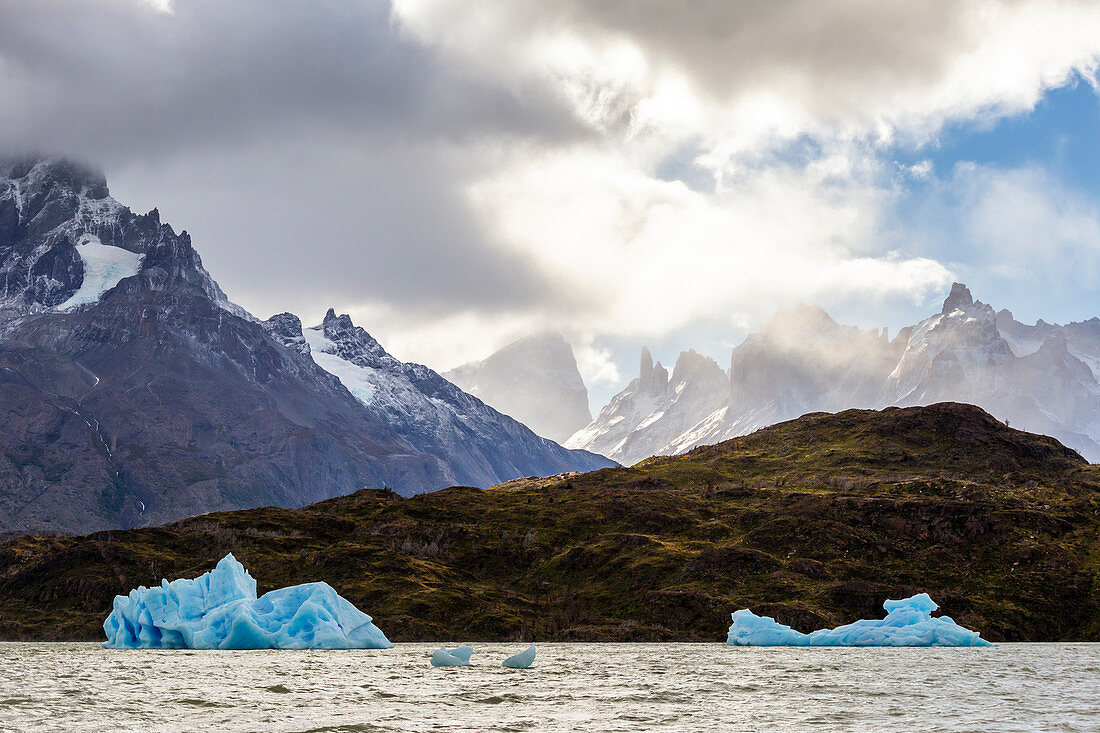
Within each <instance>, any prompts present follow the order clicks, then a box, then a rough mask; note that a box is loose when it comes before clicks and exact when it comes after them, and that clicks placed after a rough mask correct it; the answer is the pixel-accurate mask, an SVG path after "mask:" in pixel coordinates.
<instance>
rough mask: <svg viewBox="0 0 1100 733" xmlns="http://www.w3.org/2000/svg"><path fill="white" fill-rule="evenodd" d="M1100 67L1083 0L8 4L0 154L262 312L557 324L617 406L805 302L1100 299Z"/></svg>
mask: <svg viewBox="0 0 1100 733" xmlns="http://www.w3.org/2000/svg"><path fill="white" fill-rule="evenodd" d="M1098 63H1100V4H1097V3H1095V2H1072V1H1071V0H1060V1H1053V0H1050V1H1044V0H1013V1H1009V0H1005V1H1003V2H999V1H998V2H995V1H993V0H973V1H971V0H950V1H947V0H928V1H926V2H921V3H910V2H890V1H887V2H883V1H881V0H867V1H858V0H768V1H761V2H749V1H746V2H737V3H730V2H727V1H726V0H697V1H696V2H693V3H688V4H685V3H682V2H671V1H659V0H632V1H631V2H619V3H608V2H605V1H603V0H558V1H556V2H553V3H547V2H538V1H536V0H508V1H507V2H505V1H503V0H501V1H499V2H484V1H482V2H470V1H464V0H393V2H382V1H380V0H343V1H337V0H311V2H309V3H303V2H298V1H297V0H96V1H95V2H90V1H88V0H35V2H19V1H17V0H0V152H3V153H25V152H38V153H43V154H51V155H66V156H70V157H73V158H77V159H80V160H83V161H86V162H89V163H91V164H93V165H96V166H98V167H100V168H101V169H103V170H104V172H105V173H106V174H107V176H108V182H109V185H110V187H111V190H112V193H113V194H114V195H115V197H116V198H118V199H119V200H120V201H122V202H123V203H126V204H128V205H130V206H131V207H132V208H134V209H135V210H139V211H145V210H148V209H151V208H153V207H158V208H159V210H160V212H161V215H162V217H163V219H164V220H165V221H167V222H169V223H172V224H173V225H174V226H175V227H176V228H177V229H185V230H187V231H188V232H190V233H191V235H192V238H193V241H194V244H195V246H196V248H197V249H198V251H199V252H200V254H201V255H202V257H203V260H204V263H205V264H206V266H207V268H208V269H209V270H210V271H211V273H212V274H213V275H214V277H215V278H216V279H217V280H218V281H219V282H220V284H221V285H222V287H223V289H224V290H225V291H226V292H227V293H228V295H229V296H230V297H231V298H232V299H233V300H234V301H236V302H237V303H239V304H241V305H243V306H244V307H245V308H247V309H248V310H250V311H251V312H252V313H254V314H256V315H257V316H260V317H267V316H269V315H271V314H273V313H278V312H282V311H288V310H289V311H292V312H294V313H297V314H299V315H300V316H301V317H302V318H303V320H304V321H306V322H307V323H308V322H315V321H318V320H319V319H320V317H321V316H322V315H323V314H324V312H325V310H326V309H327V308H329V307H333V308H335V309H336V310H337V311H338V312H346V313H349V314H350V315H351V316H352V317H353V319H354V320H355V321H356V322H357V323H359V324H360V325H362V326H364V327H365V328H366V329H367V330H368V331H370V332H371V333H372V334H373V335H374V336H376V337H377V338H378V339H379V340H380V341H381V342H382V344H383V345H384V346H386V347H387V349H389V350H390V351H391V352H392V353H394V354H395V355H396V356H398V357H399V358H402V359H405V360H412V361H418V362H422V363H426V364H428V365H429V366H432V367H434V368H437V369H441V370H442V369H446V368H449V367H451V366H454V365H457V364H459V363H462V362H464V361H467V360H470V359H476V358H482V357H484V356H486V355H488V354H489V353H490V352H491V351H493V350H494V349H496V348H499V347H501V346H503V345H505V344H506V343H508V342H509V341H511V340H514V339H516V338H519V337H522V336H524V335H527V334H530V333H533V332H537V331H542V330H556V331H560V332H561V333H562V334H563V335H564V336H565V337H566V338H567V339H568V340H569V341H570V342H571V343H572V344H573V345H574V350H575V352H576V353H577V356H578V361H579V363H580V367H581V371H582V374H583V375H584V377H585V379H586V382H587V383H588V385H589V388H590V391H591V392H592V395H593V399H592V401H593V407H594V408H595V409H598V408H599V407H600V406H601V405H602V404H603V403H604V402H605V401H606V399H607V398H608V397H609V396H610V395H611V394H613V393H614V392H616V391H617V390H618V389H620V388H621V387H622V386H623V385H624V384H625V383H626V382H627V381H629V380H630V379H631V378H632V377H634V376H636V373H637V362H638V352H639V350H640V348H641V346H642V345H643V344H648V345H649V346H650V348H651V350H652V351H653V354H654V356H655V357H656V358H659V359H661V360H662V361H663V362H664V363H666V364H671V363H672V362H674V361H675V358H676V355H677V354H678V353H679V352H680V351H681V350H685V349H688V348H694V349H696V350H697V351H699V352H701V353H704V354H707V355H708V356H711V357H713V358H714V359H716V360H717V361H718V363H719V364H721V365H722V366H723V367H726V366H728V362H729V352H730V349H731V348H732V347H733V346H735V345H736V344H737V343H739V342H740V341H741V339H743V338H744V336H745V335H746V334H747V333H748V332H751V331H753V330H755V329H757V328H759V327H760V325H762V324H763V323H765V322H766V321H767V320H768V319H769V318H770V317H771V316H772V315H773V314H774V313H775V312H776V310H778V309H780V308H784V307H789V306H792V305H795V304H798V303H800V302H806V303H814V304H819V305H821V306H823V307H825V308H826V309H827V310H828V311H829V312H830V313H831V314H832V315H833V316H834V317H835V318H836V319H837V320H839V321H841V322H843V323H850V324H855V325H859V326H861V327H864V328H871V327H877V326H883V325H885V326H890V327H891V330H896V329H897V328H898V327H900V326H903V325H906V324H909V323H914V322H916V321H917V320H919V319H921V318H923V317H924V316H926V315H928V314H930V313H931V312H934V311H937V310H938V308H939V303H940V301H942V299H943V297H944V296H945V295H946V293H947V291H948V289H949V287H950V284H951V283H952V282H953V281H955V280H959V281H963V282H966V283H967V284H968V285H970V286H971V289H972V291H973V292H974V295H975V297H976V298H979V299H981V300H983V301H985V302H989V303H992V304H993V305H994V307H997V308H1001V307H1007V308H1009V309H1010V310H1012V311H1013V313H1014V314H1015V315H1016V316H1017V317H1018V318H1019V319H1020V320H1024V321H1027V322H1034V321H1035V320H1036V319H1038V318H1043V319H1045V320H1047V321H1052V322H1065V321H1070V320H1080V319H1084V318H1088V317H1091V316H1094V315H1100V189H1098V184H1100V166H1098V165H1097V164H1098V163H1100V136H1098V135H1097V131H1098V122H1100V102H1098V97H1097V76H1096V74H1097V68H1098Z"/></svg>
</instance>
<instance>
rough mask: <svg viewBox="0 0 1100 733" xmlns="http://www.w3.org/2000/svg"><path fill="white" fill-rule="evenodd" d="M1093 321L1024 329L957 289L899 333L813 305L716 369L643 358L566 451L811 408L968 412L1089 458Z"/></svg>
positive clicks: (680, 435) (680, 443)
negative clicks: (952, 408) (944, 407)
mask: <svg viewBox="0 0 1100 733" xmlns="http://www.w3.org/2000/svg"><path fill="white" fill-rule="evenodd" d="M1098 378H1100V318H1092V319H1090V320H1088V321H1084V322H1080V323H1070V324H1068V325H1065V326H1061V325H1055V324H1048V323H1045V322H1043V321H1039V322H1038V323H1037V324H1036V325H1034V326H1028V325H1025V324H1022V323H1019V322H1018V321H1016V320H1015V319H1014V318H1013V317H1012V314H1011V313H1010V312H1009V311H1007V310H1001V311H999V312H995V311H994V310H993V308H992V307H991V306H989V305H987V304H985V303H982V302H980V301H975V300H974V298H973V296H972V295H971V293H970V291H969V290H968V289H967V288H966V286H965V285H962V284H960V283H955V284H954V285H953V286H952V288H951V292H950V294H949V295H948V296H947V298H946V300H945V301H944V303H943V307H942V308H941V309H940V312H939V313H935V314H933V315H931V316H929V317H928V318H925V319H924V320H922V321H921V322H920V323H918V324H916V325H914V326H909V327H906V328H903V329H901V331H899V333H898V334H897V335H896V336H895V337H894V338H893V339H891V338H889V337H888V333H887V330H886V329H871V330H861V329H859V328H856V327H854V326H842V325H840V324H838V323H837V322H836V321H834V320H833V319H832V318H831V317H830V316H829V315H828V314H827V313H826V312H825V311H824V310H822V309H821V308H819V307H815V306H806V305H801V306H798V307H795V308H791V309H787V310H783V311H781V312H779V313H778V314H777V315H776V316H775V317H774V318H773V319H772V320H771V321H770V322H769V323H768V324H766V325H765V326H764V327H763V328H762V329H761V330H760V331H759V332H758V333H754V334H751V335H750V336H748V337H747V338H746V339H745V341H744V342H743V343H742V344H740V345H739V346H737V347H736V348H734V349H733V352H732V355H731V358H730V366H729V369H728V370H723V369H722V368H721V367H720V366H719V365H718V364H717V363H716V362H715V361H714V360H713V359H710V358H708V357H704V356H701V355H699V354H697V353H695V352H694V351H686V352H684V353H682V354H680V357H679V358H678V359H677V360H676V364H675V366H674V367H673V369H672V372H671V374H670V373H669V372H668V370H667V369H666V368H665V367H663V366H662V365H661V364H660V363H657V364H654V363H653V360H652V358H651V356H650V354H649V352H648V350H646V349H643V350H642V357H641V366H640V370H639V374H638V377H637V378H636V379H634V380H633V381H631V382H630V384H629V385H627V387H626V388H625V389H624V390H623V391H622V392H620V393H619V394H617V395H616V396H615V397H614V398H612V400H611V401H610V402H609V403H608V404H607V406H606V407H604V408H603V409H602V410H601V411H600V413H599V415H597V416H596V419H595V420H593V421H592V423H591V424H589V425H588V426H587V427H585V428H583V429H581V430H580V431H578V432H577V433H576V434H574V435H573V436H572V437H570V438H569V439H568V440H567V441H566V442H565V445H566V446H568V447H571V448H583V449H586V450H590V451H595V452H598V453H601V454H603V455H606V456H608V457H610V458H613V459H614V460H616V461H619V462H621V463H623V464H626V465H630V464H633V463H636V462H637V461H640V460H642V459H644V458H646V457H648V456H651V455H670V454H677V453H683V452H685V451H687V450H690V449H692V448H694V447H695V446H698V445H704V444H710V443H717V442H719V441H722V440H726V439H729V438H732V437H735V436H739V435H746V434H749V433H751V432H753V431H755V430H757V429H759V428H762V427H765V426H767V425H773V424H775V423H778V422H781V421H783V420H788V419H792V418H795V417H798V416H800V415H804V414H806V413H811V412H837V411H839V410H844V409H848V408H872V409H879V408H883V407H886V406H891V405H893V406H910V405H927V404H932V403H935V402H944V401H954V402H966V403H970V404H975V405H979V406H980V407H982V408H984V409H985V410H987V411H988V412H990V413H991V414H992V415H994V416H996V417H997V418H999V419H1001V420H1004V421H1005V422H1007V423H1009V424H1011V425H1012V426H1014V427H1019V428H1021V429H1024V430H1029V431H1032V432H1036V433H1041V434H1044V435H1050V436H1053V437H1055V438H1057V439H1058V440H1060V441H1061V442H1062V443H1064V444H1065V445H1067V446H1069V447H1071V448H1073V449H1074V450H1076V451H1078V452H1079V453H1081V454H1082V455H1083V456H1085V457H1086V458H1088V459H1089V460H1090V461H1093V462H1098V461H1100V383H1098V381H1097V380H1098Z"/></svg>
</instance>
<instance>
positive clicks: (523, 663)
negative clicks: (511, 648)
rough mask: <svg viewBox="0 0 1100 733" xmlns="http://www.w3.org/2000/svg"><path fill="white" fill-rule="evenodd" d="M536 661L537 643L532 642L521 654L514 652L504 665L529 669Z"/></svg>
mask: <svg viewBox="0 0 1100 733" xmlns="http://www.w3.org/2000/svg"><path fill="white" fill-rule="evenodd" d="M534 661H535V645H534V644H532V645H531V646H529V647H527V648H526V649H524V650H523V651H522V652H520V653H519V654H513V655H512V656H510V657H508V658H507V659H505V660H504V662H503V665H502V666H504V667H509V668H511V669H527V668H528V667H530V666H531V663H532V662H534Z"/></svg>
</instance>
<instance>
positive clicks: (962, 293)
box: [940, 283, 974, 315]
mask: <svg viewBox="0 0 1100 733" xmlns="http://www.w3.org/2000/svg"><path fill="white" fill-rule="evenodd" d="M972 305H974V296H973V295H971V294H970V289H969V288H968V287H966V286H965V285H963V284H962V283H951V292H950V293H949V294H948V296H947V299H946V300H944V301H943V308H942V309H940V313H941V314H943V315H946V314H948V313H953V312H955V311H956V310H965V309H967V308H969V307H970V306H972Z"/></svg>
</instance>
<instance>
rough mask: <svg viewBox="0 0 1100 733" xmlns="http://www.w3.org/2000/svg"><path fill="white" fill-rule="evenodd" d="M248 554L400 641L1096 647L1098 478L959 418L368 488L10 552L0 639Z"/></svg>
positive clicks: (814, 422) (252, 565)
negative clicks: (839, 630)
mask: <svg viewBox="0 0 1100 733" xmlns="http://www.w3.org/2000/svg"><path fill="white" fill-rule="evenodd" d="M230 551H232V552H234V553H235V554H236V556H237V557H238V558H239V559H240V560H241V561H242V562H243V563H244V564H245V566H246V567H248V568H249V570H250V571H251V572H252V574H253V576H255V577H256V579H257V581H258V582H259V586H260V592H261V593H262V592H264V591H265V590H270V589H271V588H275V587H278V586H282V585H287V584H292V583H300V582H305V581H311V580H324V581H327V582H328V583H330V584H331V585H332V586H334V587H335V588H336V589H337V590H338V591H339V592H340V593H341V594H343V595H344V596H346V597H347V598H348V599H349V600H351V601H352V602H354V603H355V604H356V605H358V606H359V607H360V608H362V609H363V610H365V611H366V612H368V613H370V614H371V615H373V616H374V617H375V621H376V622H377V623H378V625H379V626H380V627H381V628H382V629H383V630H384V631H385V632H386V633H387V634H388V635H389V636H390V638H391V639H393V640H395V641H402V640H414V639H416V640H418V639H432V640H445V639H454V640H471V639H486V640H488V639H494V640H504V639H520V638H523V639H527V638H536V639H581V640H672V639H677V640H718V639H723V638H724V635H725V629H726V627H727V626H728V624H729V612H730V611H732V610H736V609H738V608H745V607H748V608H752V609H753V610H754V611H756V612H758V613H765V614H768V615H772V616H775V617H776V618H777V619H778V620H780V621H782V622H784V623H789V624H791V625H793V626H794V627H795V628H798V629H800V630H804V631H805V630H810V629H812V628H817V627H820V626H825V625H833V624H837V623H846V622H849V621H853V620H855V619H856V618H860V617H880V616H881V615H882V609H881V604H882V601H883V600H885V599H886V598H888V597H893V598H897V597H901V596H906V595H910V594H912V593H915V592H919V591H927V592H928V593H930V594H931V595H932V597H933V598H934V599H935V600H936V601H937V602H939V603H940V605H941V610H942V612H944V613H946V614H948V615H950V616H952V617H953V618H954V619H955V620H956V621H958V622H959V623H960V624H962V625H964V626H967V627H970V628H975V629H977V630H979V631H981V632H982V634H983V635H984V636H986V637H987V638H990V639H993V640H1055V639H1077V640H1083V639H1091V640H1100V603H1098V601H1100V598H1098V593H1100V584H1098V582H1097V573H1098V569H1100V467H1095V466H1090V465H1088V464H1087V463H1086V462H1085V461H1084V460H1083V459H1081V458H1080V457H1079V456H1078V455H1077V454H1076V453H1073V452H1072V451H1070V450H1068V449H1067V448H1064V447H1063V446H1062V445H1061V444H1059V443H1058V442H1057V441H1055V440H1053V439H1051V438H1046V437H1041V436H1036V435H1031V434H1028V433H1024V432H1020V431H1017V430H1012V429H1009V428H1008V427H1006V426H1004V425H1003V424H1001V423H999V422H998V421H996V420H995V419H993V418H992V417H990V416H989V415H987V414H986V413H984V412H982V411H981V410H979V409H977V408H974V407H970V406H965V405H957V404H943V405H935V406H932V407H923V408H907V409H889V410H885V411H882V412H873V411H861V410H850V411H847V412H843V413H839V414H837V415H825V414H814V415H807V416H805V417H802V418H800V419H798V420H794V421H791V422H788V423H784V424H781V425H777V426H774V427H771V428H768V429H766V430H762V431H760V432H758V433H755V434H753V435H751V436H747V437H744V438H738V439H735V440H731V441H727V442H725V443H722V444H719V445H715V446H708V447H704V448H699V449H697V450H695V451H692V452H691V453H689V454H687V455H685V456H678V457H669V458H652V459H649V460H648V461H645V462H643V463H642V464H640V465H638V466H636V467H634V468H630V469H605V470H602V471H596V472H593V473H588V474H583V475H582V474H575V475H566V476H555V477H550V478H547V479H520V480H517V481H512V482H509V483H506V484H502V485H500V486H496V487H494V488H492V489H488V490H484V491H482V490H478V489H472V488H462V487H456V488H450V489H446V490H443V491H439V492H436V493H433V494H427V495H423V496H418V497H415V498H412V499H402V498H400V497H398V496H397V495H396V494H394V493H392V492H389V491H360V492H358V493H356V494H353V495H351V496H347V497H342V498H339V499H332V500H329V501H325V502H321V503H319V504H314V505H312V506H309V507H305V508H303V509H296V510H289V509H275V508H265V509H255V510H249V511H238V512H227V513H220V514H209V515H204V516H200V517H194V518H191V519H187V520H184V521H181V522H176V523H174V524H170V525H167V526H164V527H158V528H150V529H137V530H129V531H111V532H100V533H97V534H93V535H89V536H87V537H29V536H28V537H21V538H18V539H15V540H12V541H9V542H7V543H5V544H3V545H0V638H6V639H98V638H102V634H101V631H100V628H99V625H100V624H101V622H102V620H103V618H104V617H105V616H106V615H107V613H108V612H109V611H110V607H111V599H112V597H113V596H114V595H115V594H116V593H123V592H126V591H127V590H129V589H130V588H132V587H134V586H137V585H138V584H145V585H149V584H152V583H158V582H159V581H160V579H161V578H162V577H167V578H170V579H171V578H176V577H181V576H194V575H197V574H199V573H201V572H204V571H206V570H208V569H210V568H211V567H213V565H214V563H215V562H216V561H217V560H218V559H219V558H220V557H221V556H223V555H224V554H225V553H227V552H230Z"/></svg>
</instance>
